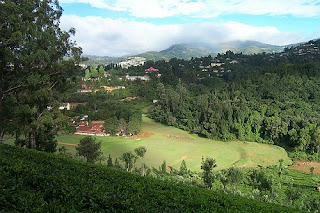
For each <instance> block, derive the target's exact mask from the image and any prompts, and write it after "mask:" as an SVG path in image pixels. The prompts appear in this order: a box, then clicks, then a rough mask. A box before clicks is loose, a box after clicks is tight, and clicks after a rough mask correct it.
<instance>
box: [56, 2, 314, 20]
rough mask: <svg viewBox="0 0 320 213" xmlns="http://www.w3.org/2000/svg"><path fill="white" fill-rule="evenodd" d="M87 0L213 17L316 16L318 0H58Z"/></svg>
mask: <svg viewBox="0 0 320 213" xmlns="http://www.w3.org/2000/svg"><path fill="white" fill-rule="evenodd" d="M60 2H62V3H88V4H90V5H91V6H93V7H97V8H104V9H109V10H114V11H127V12H129V13H130V15H132V16H135V17H148V18H161V17H168V16H174V15H193V16H198V17H199V16H200V17H215V16H218V15H220V14H230V13H231V14H234V13H236V14H250V15H266V14H268V15H293V16H302V17H314V16H319V15H320V0H290V1H288V0H135V1H132V0H60Z"/></svg>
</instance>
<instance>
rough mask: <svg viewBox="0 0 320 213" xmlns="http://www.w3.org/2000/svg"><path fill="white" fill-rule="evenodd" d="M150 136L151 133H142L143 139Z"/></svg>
mask: <svg viewBox="0 0 320 213" xmlns="http://www.w3.org/2000/svg"><path fill="white" fill-rule="evenodd" d="M151 135H152V133H151V132H146V133H144V135H143V136H144V137H145V138H148V137H150V136H151Z"/></svg>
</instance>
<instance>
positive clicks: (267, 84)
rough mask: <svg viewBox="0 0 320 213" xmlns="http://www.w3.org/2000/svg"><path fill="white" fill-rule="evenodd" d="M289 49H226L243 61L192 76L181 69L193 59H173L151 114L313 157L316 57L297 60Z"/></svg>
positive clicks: (211, 134) (212, 134)
mask: <svg viewBox="0 0 320 213" xmlns="http://www.w3.org/2000/svg"><path fill="white" fill-rule="evenodd" d="M318 43H319V41H318ZM291 51H293V50H291V49H290V50H287V55H288V56H287V57H285V60H284V59H282V58H281V56H280V54H265V55H263V54H260V55H253V56H244V55H242V54H233V53H232V52H227V53H226V54H225V55H220V57H233V58H235V59H238V60H239V61H240V60H243V59H244V58H246V60H245V62H243V63H239V64H236V65H232V69H233V71H232V72H229V73H226V74H224V75H223V77H220V78H217V77H211V78H203V79H199V78H194V79H193V80H192V79H191V78H190V77H189V76H196V73H197V72H196V71H192V70H191V71H190V72H189V74H187V73H188V72H184V69H185V67H187V66H188V64H189V66H190V64H191V65H192V64H194V62H193V61H191V62H186V61H183V60H177V61H175V62H174V63H175V64H177V66H173V65H172V69H171V70H169V72H168V73H167V74H166V76H164V77H163V78H162V79H161V80H162V83H159V84H158V85H157V99H158V100H159V102H158V103H157V104H156V106H155V107H154V108H153V109H152V110H151V111H150V117H152V118H154V119H156V120H158V121H160V122H163V123H166V124H169V125H173V126H176V127H179V128H181V129H185V130H188V131H190V132H193V133H197V134H199V135H202V136H204V137H208V138H214V139H220V140H233V139H239V140H248V141H257V142H262V143H272V144H277V145H280V146H283V147H285V148H287V149H288V150H291V151H302V152H306V153H308V154H316V157H317V156H318V154H319V151H320V127H319V124H320V120H319V117H320V116H319V112H320V111H319V110H320V105H319V95H320V90H319V85H320V80H319V75H320V72H319V71H320V70H319V69H320V68H319V67H320V66H319V62H318V58H317V57H313V58H312V60H311V59H310V58H309V56H301V57H302V58H304V60H302V59H301V58H298V59H297V57H296V56H294V55H293V56H291V55H290V54H291ZM218 57H219V56H218ZM205 59H206V58H204V59H202V60H201V61H202V62H203V61H205ZM271 59H272V60H271ZM282 60H284V61H282ZM243 61H244V60H243ZM301 61H306V62H301ZM172 63H173V61H170V62H169V64H172ZM193 66H194V65H193ZM175 68H177V69H175ZM185 75H188V76H185ZM168 76H171V77H172V79H171V80H168V79H167V78H168ZM190 81H194V83H191V84H190Z"/></svg>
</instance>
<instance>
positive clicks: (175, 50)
mask: <svg viewBox="0 0 320 213" xmlns="http://www.w3.org/2000/svg"><path fill="white" fill-rule="evenodd" d="M210 54H211V55H212V56H213V55H215V53H214V52H213V51H212V50H211V49H209V48H208V47H206V46H199V45H193V44H176V45H172V46H171V47H169V48H168V49H165V50H162V51H160V52H156V51H151V52H146V53H142V54H139V55H136V56H139V57H144V58H146V59H147V60H152V61H158V60H170V59H171V58H178V59H185V60H189V59H191V58H192V57H194V58H195V57H203V56H208V55H210Z"/></svg>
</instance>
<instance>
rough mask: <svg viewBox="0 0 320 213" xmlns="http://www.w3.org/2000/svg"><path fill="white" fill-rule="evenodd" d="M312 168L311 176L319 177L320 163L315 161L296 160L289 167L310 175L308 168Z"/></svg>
mask: <svg viewBox="0 0 320 213" xmlns="http://www.w3.org/2000/svg"><path fill="white" fill-rule="evenodd" d="M311 167H313V168H314V171H313V174H318V175H320V163H319V162H315V161H300V160H297V161H295V162H294V165H293V166H292V167H290V168H291V169H295V170H299V171H303V172H308V173H310V168H311Z"/></svg>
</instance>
